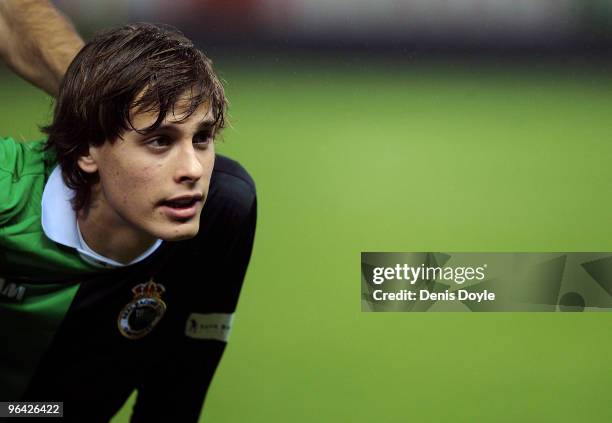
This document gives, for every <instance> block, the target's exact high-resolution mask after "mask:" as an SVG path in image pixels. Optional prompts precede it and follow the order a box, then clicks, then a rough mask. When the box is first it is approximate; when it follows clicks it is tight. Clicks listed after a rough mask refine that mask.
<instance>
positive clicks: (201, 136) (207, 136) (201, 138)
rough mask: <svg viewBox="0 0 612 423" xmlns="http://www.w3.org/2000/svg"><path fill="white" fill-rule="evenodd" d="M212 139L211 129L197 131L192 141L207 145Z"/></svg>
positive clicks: (202, 145) (201, 145)
mask: <svg viewBox="0 0 612 423" xmlns="http://www.w3.org/2000/svg"><path fill="white" fill-rule="evenodd" d="M212 140H213V135H212V132H211V131H202V132H198V133H197V134H195V135H194V137H193V143H194V144H196V145H198V146H200V147H207V146H208V144H210V143H211V142H212Z"/></svg>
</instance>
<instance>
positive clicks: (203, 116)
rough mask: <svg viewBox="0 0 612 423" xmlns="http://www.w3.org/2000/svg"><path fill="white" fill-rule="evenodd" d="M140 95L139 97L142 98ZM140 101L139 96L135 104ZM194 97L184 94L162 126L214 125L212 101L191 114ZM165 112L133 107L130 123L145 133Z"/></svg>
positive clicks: (169, 111) (167, 112)
mask: <svg viewBox="0 0 612 423" xmlns="http://www.w3.org/2000/svg"><path fill="white" fill-rule="evenodd" d="M141 95H142V93H141V94H139V96H141ZM137 101H138V96H137V97H136V99H135V100H134V102H137ZM192 103H193V96H192V95H191V93H189V92H186V93H183V94H182V95H181V96H180V97H179V98H178V100H177V101H176V102H175V103H174V104H173V105H172V106H170V107H169V108H168V110H166V111H165V113H166V114H165V116H164V119H163V120H162V122H161V125H180V124H184V123H192V122H193V123H195V124H200V123H202V122H207V123H213V121H214V116H213V111H212V107H211V104H212V102H211V101H210V99H207V100H205V101H202V102H201V103H200V104H198V106H197V107H196V108H195V110H193V111H192V113H191V114H190V113H189V111H190V108H191V107H192ZM163 112H164V111H163V110H162V111H160V110H158V108H154V109H151V108H150V107H149V108H145V109H144V110H143V109H142V108H139V107H132V108H131V109H130V122H131V124H132V126H133V128H134V129H135V130H137V131H144V130H146V129H148V128H150V127H151V126H152V125H153V124H154V123H155V122H156V121H157V119H158V117H159V113H163Z"/></svg>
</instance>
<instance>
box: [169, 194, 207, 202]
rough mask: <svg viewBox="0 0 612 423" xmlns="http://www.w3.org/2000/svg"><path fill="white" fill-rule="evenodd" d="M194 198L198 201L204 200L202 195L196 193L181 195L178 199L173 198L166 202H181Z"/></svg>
mask: <svg viewBox="0 0 612 423" xmlns="http://www.w3.org/2000/svg"><path fill="white" fill-rule="evenodd" d="M192 198H195V199H196V200H198V201H201V200H202V194H201V193H199V192H194V193H193V194H185V195H181V196H178V197H173V198H169V199H167V200H164V202H168V201H180V200H190V199H192Z"/></svg>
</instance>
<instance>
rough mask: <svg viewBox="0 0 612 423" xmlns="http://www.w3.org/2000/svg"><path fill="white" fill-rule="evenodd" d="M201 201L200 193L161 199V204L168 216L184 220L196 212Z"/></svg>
mask: <svg viewBox="0 0 612 423" xmlns="http://www.w3.org/2000/svg"><path fill="white" fill-rule="evenodd" d="M202 201H203V199H202V196H201V195H192V196H185V197H180V198H176V199H173V200H166V201H163V202H162V203H161V206H162V209H163V210H164V212H165V213H166V215H167V216H168V217H170V218H173V219H179V220H185V219H191V218H193V217H194V216H196V215H197V214H198V207H199V206H200V204H201V203H202Z"/></svg>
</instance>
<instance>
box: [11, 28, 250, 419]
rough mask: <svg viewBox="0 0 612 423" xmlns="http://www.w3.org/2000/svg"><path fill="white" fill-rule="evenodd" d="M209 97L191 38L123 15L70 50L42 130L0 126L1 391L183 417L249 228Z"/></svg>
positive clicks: (216, 354)
mask: <svg viewBox="0 0 612 423" xmlns="http://www.w3.org/2000/svg"><path fill="white" fill-rule="evenodd" d="M225 113H226V100H225V95H224V91H223V87H222V85H221V83H220V82H219V79H218V78H217V76H216V75H215V73H214V72H213V70H212V66H211V63H210V61H209V60H208V59H207V58H206V57H205V56H204V55H203V53H202V52H200V51H199V50H198V49H196V48H195V47H194V46H193V44H192V43H191V42H190V41H189V40H188V39H186V38H185V37H184V36H183V35H182V34H180V33H179V32H178V31H176V30H174V29H172V28H167V27H159V26H154V25H149V24H134V25H128V26H125V27H123V28H119V29H116V30H112V31H108V32H105V33H103V34H100V35H98V36H97V37H95V38H94V39H93V40H92V41H90V42H89V43H87V44H86V45H85V47H84V48H83V49H82V50H81V51H80V52H79V54H78V55H77V56H76V58H75V59H74V61H73V62H72V63H71V65H70V67H69V68H68V71H67V73H66V75H65V78H64V80H63V82H62V85H61V87H60V89H59V96H58V99H57V103H56V106H55V112H54V117H53V121H52V123H51V124H50V125H49V126H48V127H46V128H45V132H46V133H47V135H48V139H47V140H46V142H45V141H38V142H32V143H25V144H21V143H18V142H15V141H14V140H12V139H10V138H9V139H2V140H0V401H16V400H22V401H47V402H49V401H62V402H64V420H65V421H77V422H107V421H108V420H109V419H110V418H111V417H112V416H113V415H114V414H115V413H116V412H117V410H118V409H119V408H120V407H121V406H122V405H123V403H124V401H125V400H126V399H127V397H128V396H129V395H130V393H131V392H132V391H133V390H134V389H137V390H138V396H137V401H136V404H135V406H134V412H133V416H132V421H133V422H151V421H180V422H190V421H191V422H195V421H197V420H198V416H199V414H200V410H201V407H202V402H203V400H204V396H205V394H206V390H207V388H208V385H209V383H210V381H211V378H212V376H213V373H214V371H215V368H216V366H217V364H218V362H219V360H220V358H221V355H222V353H223V350H224V348H225V345H226V341H227V337H228V333H229V330H230V328H231V323H232V318H233V313H234V310H235V308H236V302H237V300H238V295H239V292H240V289H241V285H242V281H243V278H244V275H245V272H246V268H247V265H248V262H249V258H250V254H251V249H252V244H253V238H254V232H255V220H256V197H255V188H254V184H253V181H252V179H251V178H250V177H249V175H248V174H247V173H246V171H245V170H244V169H243V168H242V167H241V166H240V165H239V164H237V163H236V162H234V161H231V160H229V159H227V158H225V157H222V156H216V157H215V151H214V148H215V145H214V138H215V137H216V136H217V135H218V133H219V131H220V130H221V129H222V128H223V126H224V122H225Z"/></svg>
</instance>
